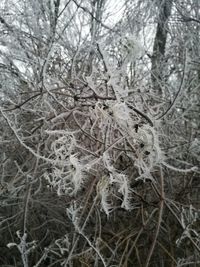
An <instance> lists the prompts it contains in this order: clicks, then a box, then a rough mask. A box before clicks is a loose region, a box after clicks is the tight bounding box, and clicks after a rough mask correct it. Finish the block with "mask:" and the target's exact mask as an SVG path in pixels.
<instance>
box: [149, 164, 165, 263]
mask: <svg viewBox="0 0 200 267" xmlns="http://www.w3.org/2000/svg"><path fill="white" fill-rule="evenodd" d="M160 187H161V190H160V195H161V199H160V208H159V215H158V222H157V227H156V232H155V236H154V240H153V243H152V245H151V248H150V251H149V254H148V257H147V260H146V263H145V267H148V266H149V264H150V260H151V257H152V255H153V251H154V249H155V245H156V241H157V238H158V235H159V232H160V227H161V222H162V216H163V207H164V198H165V192H164V178H163V172H162V168H161V167H160Z"/></svg>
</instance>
